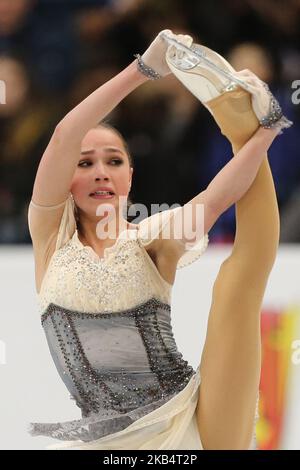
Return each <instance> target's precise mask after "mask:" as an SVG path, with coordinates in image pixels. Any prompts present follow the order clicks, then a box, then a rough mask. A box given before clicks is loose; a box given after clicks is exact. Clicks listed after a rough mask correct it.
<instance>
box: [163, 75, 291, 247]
mask: <svg viewBox="0 0 300 470" xmlns="http://www.w3.org/2000/svg"><path fill="white" fill-rule="evenodd" d="M237 74H238V75H239V76H240V77H242V78H243V80H245V81H247V82H248V85H249V87H251V90H252V106H253V110H254V112H255V114H256V116H257V117H258V120H259V122H260V123H261V126H262V127H259V128H258V130H257V131H256V132H255V134H254V135H253V136H252V137H251V138H250V140H249V141H248V142H247V143H246V144H245V145H244V146H243V147H242V148H241V149H240V150H239V151H238V152H237V153H236V154H235V155H234V158H232V159H231V160H230V161H229V162H228V163H227V165H225V166H224V168H223V169H222V170H221V171H220V172H219V173H218V174H217V175H216V177H215V178H214V179H213V180H212V181H211V183H210V184H209V185H208V187H207V188H206V190H204V191H203V192H201V193H200V194H198V195H197V196H196V197H194V198H193V199H192V200H191V201H189V202H188V203H187V204H185V205H184V206H183V208H182V211H177V213H176V216H175V217H174V227H173V228H174V230H175V232H173V235H174V236H175V237H176V238H179V237H178V235H176V234H178V233H181V234H182V236H181V240H182V241H183V242H184V243H189V242H190V243H191V244H192V245H193V244H194V243H195V242H196V241H197V240H199V239H200V238H202V236H203V235H204V234H206V233H207V232H208V231H209V230H210V228H211V227H212V226H213V225H214V223H215V222H216V221H217V219H218V218H219V217H220V215H222V214H223V213H224V212H225V211H226V210H227V209H228V208H229V207H230V206H231V205H232V204H235V203H236V202H238V201H239V200H240V199H241V198H242V196H243V195H244V194H245V193H246V192H247V191H248V189H249V188H250V186H251V184H252V183H253V181H254V179H255V177H256V175H257V172H258V170H259V168H260V166H261V163H262V161H263V159H264V158H266V152H267V150H268V149H269V147H270V145H271V144H272V142H273V140H274V139H275V137H276V136H277V135H278V133H280V132H281V130H282V129H283V128H286V127H290V125H291V124H292V123H291V122H290V121H289V120H288V119H287V118H286V117H285V116H283V115H282V111H281V108H280V106H279V104H278V103H277V102H276V100H275V98H274V97H273V95H272V94H271V93H270V91H269V89H268V87H267V86H266V84H265V83H264V82H261V81H260V80H259V79H258V78H257V77H256V75H254V74H253V73H252V72H250V71H249V70H245V71H242V72H237ZM268 126H269V128H267V127H268ZM199 208H202V211H201V210H199ZM185 211H186V212H185ZM180 212H181V213H180ZM185 214H187V215H186V216H185ZM182 215H183V222H184V224H183V222H182ZM201 215H203V216H202V217H201ZM171 238H173V237H171Z"/></svg>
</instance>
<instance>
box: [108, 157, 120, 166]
mask: <svg viewBox="0 0 300 470" xmlns="http://www.w3.org/2000/svg"><path fill="white" fill-rule="evenodd" d="M110 163H112V164H113V166H115V165H121V164H122V163H123V160H122V159H121V158H113V159H112V160H111V161H110Z"/></svg>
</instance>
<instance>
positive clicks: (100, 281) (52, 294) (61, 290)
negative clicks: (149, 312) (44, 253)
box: [38, 230, 172, 314]
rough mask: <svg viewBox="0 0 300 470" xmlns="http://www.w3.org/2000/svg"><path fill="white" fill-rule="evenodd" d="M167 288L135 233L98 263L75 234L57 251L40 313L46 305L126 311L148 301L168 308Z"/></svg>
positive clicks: (128, 234) (42, 292)
mask: <svg viewBox="0 0 300 470" xmlns="http://www.w3.org/2000/svg"><path fill="white" fill-rule="evenodd" d="M171 287H172V286H171V285H170V284H168V283H167V282H166V281H165V280H164V279H163V278H162V277H161V276H160V274H159V272H158V270H157V268H156V266H155V265H154V263H153V261H152V260H151V258H150V256H149V254H148V253H147V251H146V249H145V247H144V246H142V245H141V243H140V240H139V238H138V236H137V231H136V230H127V231H126V232H123V235H122V236H121V237H119V238H118V239H117V241H116V243H115V244H114V245H113V246H112V247H110V248H108V249H106V250H105V253H104V257H103V258H100V257H99V256H98V255H97V254H96V253H95V252H94V251H93V249H92V248H91V247H88V246H83V244H82V243H81V242H80V240H79V238H78V234H77V231H75V232H74V234H73V236H72V238H71V239H70V240H69V241H68V242H67V243H66V244H65V245H64V246H63V247H62V248H60V249H59V250H57V251H56V252H55V253H54V255H53V257H52V259H51V261H50V264H49V267H48V270H47V272H46V274H45V277H44V279H43V282H42V286H41V290H40V293H39V295H38V304H39V310H40V314H42V313H43V312H44V311H45V310H46V308H47V306H48V305H49V304H50V303H54V304H57V305H60V306H62V307H65V308H69V309H71V310H77V311H81V312H98V313H99V312H107V311H117V310H124V309H128V308H130V307H133V306H135V305H137V304H140V303H141V302H143V301H146V300H148V299H149V298H151V297H156V298H158V299H160V300H161V301H162V302H166V303H170V296H171Z"/></svg>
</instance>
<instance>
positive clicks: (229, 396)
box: [197, 90, 279, 449]
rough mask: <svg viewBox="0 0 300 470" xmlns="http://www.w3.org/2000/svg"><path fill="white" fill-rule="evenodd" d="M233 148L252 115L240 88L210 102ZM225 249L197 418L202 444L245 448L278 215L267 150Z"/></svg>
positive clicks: (250, 126) (252, 126)
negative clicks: (227, 252) (227, 251)
mask: <svg viewBox="0 0 300 470" xmlns="http://www.w3.org/2000/svg"><path fill="white" fill-rule="evenodd" d="M209 106H210V108H211V110H212V111H213V114H214V117H215V120H216V122H217V124H218V125H219V127H220V128H221V132H222V133H223V134H224V135H225V136H226V137H227V138H228V139H229V140H230V141H231V143H232V146H233V150H234V152H236V151H237V150H238V149H239V148H240V147H241V146H242V145H243V144H244V143H245V142H246V141H247V140H248V139H249V138H250V137H251V135H252V134H253V133H254V132H255V130H256V129H257V127H258V121H257V119H256V116H255V114H254V113H253V111H252V106H251V100H250V95H249V94H248V93H246V92H244V91H242V90H240V91H234V92H230V93H227V94H226V95H222V96H221V97H218V98H216V99H214V100H212V101H211V102H210V103H209ZM236 223H237V230H236V235H235V240H234V245H233V250H232V253H231V255H230V256H229V257H228V258H227V259H226V260H225V261H224V262H223V263H222V265H221V268H220V271H219V273H218V276H217V278H216V281H215V283H214V286H213V296H212V305H211V309H210V314H209V320H208V329H207V336H206V341H205V345H204V349H203V354H202V357H201V364H200V373H201V384H200V392H199V400H198V406H197V421H198V427H199V432H200V437H201V440H202V443H203V447H204V449H247V448H249V445H250V442H251V438H252V435H253V431H254V417H255V407H256V400H257V394H258V388H259V380H260V371H261V337H260V309H261V304H262V300H263V296H264V292H265V288H266V284H267V281H268V277H269V274H270V271H271V269H272V266H273V264H274V261H275V257H276V252H277V248H278V243H279V214H278V206H277V199H276V193H275V189H274V184H273V178H272V173H271V170H270V167H269V163H268V160H267V155H266V158H265V160H264V161H263V163H262V165H261V167H260V170H259V172H258V174H257V176H256V179H255V180H254V182H253V184H252V186H251V187H250V188H249V190H248V191H247V193H246V194H245V195H244V196H243V198H242V199H241V200H240V201H239V202H238V203H237V204H236Z"/></svg>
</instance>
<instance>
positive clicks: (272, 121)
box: [259, 83, 293, 133]
mask: <svg viewBox="0 0 300 470" xmlns="http://www.w3.org/2000/svg"><path fill="white" fill-rule="evenodd" d="M264 87H265V88H266V90H267V92H268V94H269V95H270V98H271V102H270V112H269V114H267V115H266V116H265V117H263V118H262V119H260V121H259V123H260V125H261V127H264V128H265V129H273V128H274V127H277V128H279V129H280V131H281V130H282V129H284V128H287V127H291V126H292V124H293V123H292V121H289V120H288V119H287V118H286V117H285V116H284V115H283V112H282V109H281V106H280V104H279V103H278V101H277V100H276V98H274V96H273V95H272V93H271V91H270V89H269V87H268V85H267V84H266V83H265V84H264ZM280 133H281V132H280Z"/></svg>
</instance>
